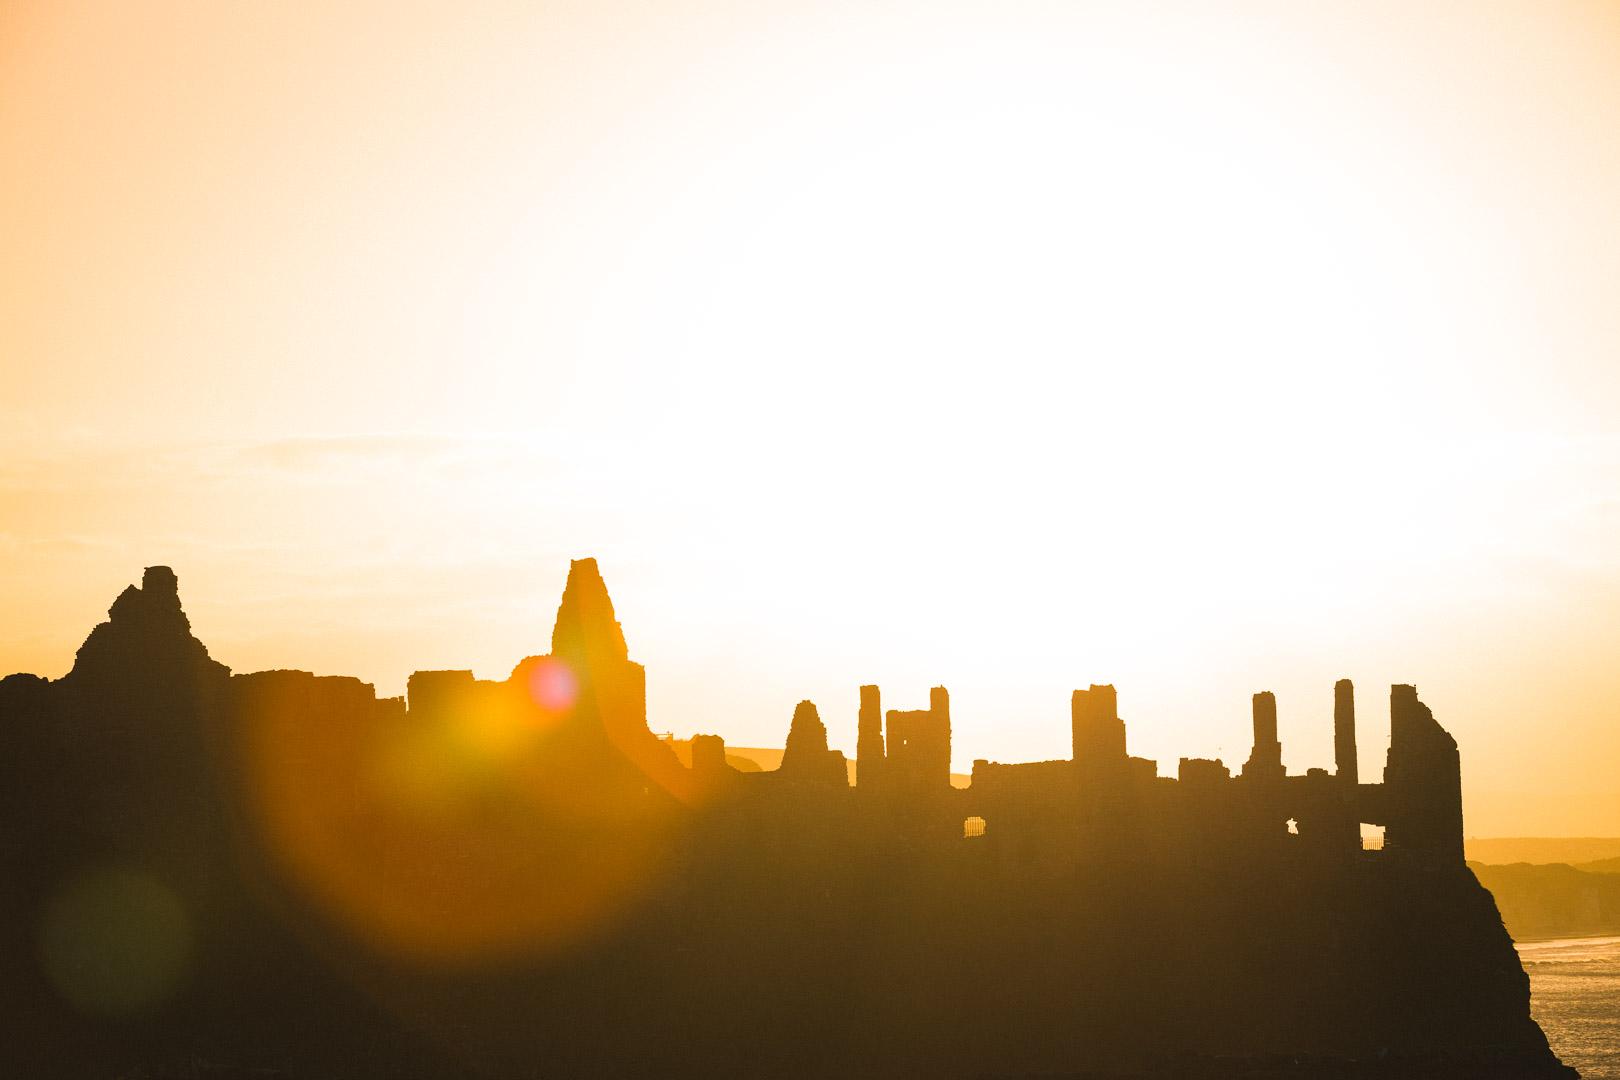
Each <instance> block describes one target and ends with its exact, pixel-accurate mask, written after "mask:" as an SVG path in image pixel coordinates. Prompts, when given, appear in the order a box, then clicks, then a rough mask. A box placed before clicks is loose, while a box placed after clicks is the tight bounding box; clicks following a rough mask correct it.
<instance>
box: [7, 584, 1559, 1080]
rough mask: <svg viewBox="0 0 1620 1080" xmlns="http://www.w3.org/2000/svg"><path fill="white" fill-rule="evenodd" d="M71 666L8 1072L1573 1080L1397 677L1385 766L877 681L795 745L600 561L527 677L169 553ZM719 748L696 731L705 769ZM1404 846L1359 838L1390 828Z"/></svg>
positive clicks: (1271, 739) (1424, 724) (1092, 709)
mask: <svg viewBox="0 0 1620 1080" xmlns="http://www.w3.org/2000/svg"><path fill="white" fill-rule="evenodd" d="M110 616H111V617H110V620H109V621H108V622H107V623H104V624H102V625H101V626H98V627H97V628H96V629H95V630H94V631H93V632H92V633H91V634H90V636H89V638H88V639H87V640H86V641H85V644H84V646H83V648H81V649H80V651H79V655H78V659H77V662H76V663H75V665H74V667H73V670H72V671H71V672H70V673H69V674H68V675H67V676H65V677H63V678H62V679H60V680H57V681H55V682H48V681H46V680H43V679H38V678H35V677H33V676H28V675H17V676H12V677H10V678H7V679H5V680H4V681H3V682H0V813H3V817H0V821H3V823H4V834H3V848H0V858H3V864H0V872H3V885H0V889H3V892H0V915H3V916H4V918H3V924H0V925H3V927H4V929H3V933H4V935H5V944H6V954H5V955H6V956H8V957H16V958H19V959H18V961H17V962H15V963H8V964H7V965H6V967H5V969H4V973H3V975H0V980H3V985H0V994H3V997H0V1014H3V1015H5V1016H6V1017H7V1018H8V1020H9V1021H10V1026H11V1033H10V1034H9V1035H7V1036H6V1038H5V1040H4V1044H3V1046H0V1071H3V1072H4V1073H5V1074H6V1075H38V1076H88V1077H113V1076H120V1075H129V1076H136V1075H143V1076H162V1075H173V1076H210V1075H213V1076H237V1075H241V1076H248V1075H255V1076H262V1075H285V1076H289V1077H354V1076H375V1077H412V1076H420V1077H440V1076H445V1077H451V1076H453V1077H462V1076H490V1077H516V1076H525V1077H526V1076H562V1077H566V1076H580V1075H601V1076H625V1075H660V1076H692V1077H698V1076H704V1077H707V1076H837V1077H850V1076H905V1077H970V1076H1014V1075H1020V1076H1027V1075H1046V1076H1095V1077H1102V1076H1144V1075H1174V1076H1189V1077H1206V1076H1207V1077H1235V1076H1245V1077H1262V1076H1264V1077H1272V1076H1277V1077H1281V1076H1343V1077H1352V1076H1354V1077H1360V1076H1380V1077H1387V1076H1414V1077H1416V1076H1425V1077H1432V1076H1458V1077H1462V1076H1469V1077H1473V1076H1522V1077H1541V1076H1547V1077H1551V1076H1566V1075H1570V1072H1569V1071H1568V1070H1565V1069H1564V1068H1563V1067H1562V1066H1560V1065H1559V1064H1558V1063H1557V1061H1556V1059H1555V1058H1554V1057H1553V1055H1552V1054H1551V1052H1550V1051H1549V1050H1548V1048H1547V1043H1546V1040H1545V1038H1544V1037H1543V1036H1542V1033H1541V1031H1540V1029H1539V1028H1537V1026H1536V1025H1535V1023H1534V1022H1533V1021H1532V1020H1531V1019H1530V1015H1529V984H1528V980H1527V979H1526V977H1525V974H1524V972H1523V970H1522V968H1521V967H1520V964H1519V962H1518V958H1517V955H1516V954H1515V952H1514V950H1513V947H1512V943H1511V942H1510V940H1509V938H1508V936H1507V934H1506V932H1505V931H1504V930H1503V927H1502V922H1501V919H1500V917H1499V916H1498V914H1497V910H1496V907H1495V904H1494V903H1493V901H1492V899H1491V896H1490V894H1489V893H1487V892H1486V891H1485V890H1484V889H1482V888H1481V887H1480V885H1479V884H1478V882H1477V881H1476V880H1475V879H1474V876H1473V874H1472V873H1470V872H1469V870H1468V869H1467V868H1466V867H1465V866H1464V863H1463V857H1462V807H1461V795H1460V781H1459V773H1458V757H1457V747H1456V744H1455V742H1454V741H1453V740H1452V739H1451V737H1450V736H1449V735H1448V734H1447V733H1446V732H1445V731H1444V729H1442V728H1441V727H1440V725H1439V724H1437V723H1436V722H1435V720H1434V718H1433V716H1432V715H1431V714H1430V712H1429V710H1428V709H1427V708H1425V707H1424V706H1423V705H1422V704H1421V703H1420V702H1419V700H1418V698H1417V693H1416V691H1415V689H1414V688H1413V687H1410V686H1396V687H1394V688H1393V690H1392V692H1391V698H1390V708H1391V728H1392V737H1391V745H1390V749H1389V757H1388V763H1387V766H1386V768H1385V773H1384V780H1383V782H1382V783H1381V784H1365V783H1361V782H1360V780H1359V778H1358V777H1357V775H1356V756H1355V711H1354V700H1353V693H1352V689H1351V687H1350V684H1349V683H1348V682H1347V681H1346V682H1341V683H1339V685H1338V687H1337V688H1336V698H1335V705H1336V708H1335V736H1336V739H1335V746H1336V755H1335V756H1336V759H1337V769H1336V770H1335V772H1333V773H1329V772H1327V771H1325V770H1320V769H1313V770H1311V771H1310V772H1309V773H1307V774H1306V775H1304V776H1287V775H1285V773H1284V769H1283V766H1282V763H1281V747H1280V745H1279V744H1278V742H1277V722H1276V703H1275V700H1274V699H1273V698H1272V695H1270V694H1269V693H1265V694H1257V695H1256V696H1255V700H1254V725H1255V743H1254V751H1253V753H1252V755H1251V756H1250V757H1249V759H1248V761H1247V763H1246V764H1244V766H1243V767H1242V769H1241V773H1240V775H1238V776H1235V777H1234V776H1232V775H1230V773H1229V771H1228V769H1227V768H1226V766H1225V765H1223V764H1222V763H1221V762H1219V761H1203V760H1197V759H1183V760H1182V762H1181V764H1180V770H1179V773H1180V775H1179V778H1178V779H1169V778H1165V777H1159V776H1157V775H1155V774H1156V769H1155V766H1154V764H1153V762H1151V761H1147V760H1144V759H1140V758H1133V757H1130V756H1129V755H1128V753H1127V751H1126V745H1125V728H1124V725H1123V723H1122V722H1121V721H1120V719H1119V716H1118V712H1117V708H1116V698H1115V692H1114V689H1113V687H1110V686H1093V687H1091V688H1090V689H1088V690H1081V691H1076V692H1075V695H1074V700H1073V702H1072V724H1073V736H1074V757H1073V760H1066V761H1049V762H1035V763H1030V764H1018V765H1001V764H995V763H991V762H986V761H979V762H975V763H974V768H973V778H972V784H971V786H970V787H968V788H967V789H965V790H958V789H954V788H952V787H951V785H950V773H949V770H950V711H949V699H948V696H947V694H946V692H945V690H944V689H943V688H936V689H935V690H934V691H933V693H932V694H931V697H930V701H929V704H928V708H926V709H920V710H915V711H892V710H891V711H889V712H888V713H887V714H886V715H885V714H884V713H883V712H882V711H881V707H880V699H879V694H878V689H877V688H876V687H863V688H862V689H861V704H860V712H859V716H858V718H857V728H858V731H857V769H856V777H857V781H858V783H857V785H856V786H854V787H851V786H850V784H849V781H848V773H847V769H846V762H845V761H844V759H843V756H842V755H841V754H839V753H837V752H836V751H832V750H829V749H828V747H827V731H826V728H825V726H824V725H823V723H822V721H821V719H820V717H819V716H818V715H817V712H816V708H815V706H814V705H813V704H811V703H809V702H803V703H801V704H800V705H799V707H798V708H797V709H796V710H795V711H794V713H793V717H792V723H791V726H790V729H789V731H788V736H787V743H786V750H785V752H784V754H783V757H782V762H781V767H780V768H779V769H777V770H775V771H773V772H751V773H743V772H740V771H738V770H737V769H735V768H733V767H732V766H731V764H729V763H728V762H727V757H726V751H725V746H724V743H723V742H722V741H721V740H720V739H719V738H717V737H713V736H699V737H697V738H695V739H693V740H692V742H691V743H690V745H689V746H686V745H683V746H681V747H680V749H681V750H682V751H683V753H682V754H681V755H680V756H678V755H677V752H676V748H675V746H674V745H673V744H671V743H669V742H667V741H665V740H661V739H659V738H658V737H656V736H654V735H653V734H652V733H651V732H650V731H649V729H648V727H647V723H646V715H645V694H644V672H643V669H642V668H641V666H640V665H638V664H636V663H634V662H632V661H631V660H630V659H629V654H628V650H627V648H626V645H625V639H624V636H623V633H622V632H621V630H620V627H619V624H618V622H617V621H616V620H615V618H614V616H613V609H612V604H611V602H610V600H609V598H608V594H607V590H606V587H605V586H604V585H603V583H602V579H601V577H600V576H599V575H598V573H597V569H596V565H595V563H594V561H592V560H581V561H578V562H576V563H574V564H573V567H572V568H571V571H570V574H569V579H568V585H567V588H566V590H565V592H564V595H563V600H562V605H561V608H560V610H559V612H558V616H557V622H556V628H555V630H554V632H553V635H552V642H551V651H550V653H549V654H547V655H546V656H537V657H530V658H529V659H526V660H524V661H523V662H522V663H520V664H519V665H518V666H517V668H516V669H515V670H514V671H513V673H512V675H511V677H510V678H508V679H507V680H504V681H500V682H487V681H479V680H475V679H474V678H473V676H472V675H471V673H469V672H454V671H441V672H418V673H417V674H415V675H413V676H412V677H411V679H410V683H409V688H408V693H407V698H406V699H398V698H392V699H382V700H379V699H377V698H376V696H375V693H374V692H373V690H372V688H371V687H370V686H369V685H367V684H364V683H361V682H359V681H358V680H354V679H347V678H317V677H315V676H313V675H310V674H307V673H305V672H297V671H270V672H259V673H256V674H251V675H236V676H233V675H231V674H230V672H229V671H228V670H227V669H226V668H225V667H224V666H223V665H221V664H218V663H216V662H214V661H213V660H211V659H210V658H209V657H208V653H207V650H206V649H205V648H204V647H203V646H202V644H201V643H199V642H198V641H197V640H196V639H195V638H193V637H192V636H191V632H190V625H189V623H188V621H187V619H186V617H185V615H184V614H183V612H182V611H181V608H180V602H179V598H178V593H177V588H176V582H175V577H174V574H173V573H172V572H171V571H170V570H168V569H167V568H165V567H153V568H150V569H148V570H147V572H146V576H145V579H144V581H143V583H142V585H141V587H140V588H130V589H128V590H126V591H125V592H124V593H123V595H121V596H120V597H119V598H118V600H117V601H116V602H115V603H114V605H113V607H112V609H111V613H110ZM682 757H685V758H686V759H687V760H689V761H690V765H687V764H684V763H683V761H682ZM1362 823H1372V824H1378V825H1383V826H1385V829H1386V846H1385V848H1384V850H1382V851H1378V852H1364V851H1362V850H1361V840H1360V825H1361V824H1362Z"/></svg>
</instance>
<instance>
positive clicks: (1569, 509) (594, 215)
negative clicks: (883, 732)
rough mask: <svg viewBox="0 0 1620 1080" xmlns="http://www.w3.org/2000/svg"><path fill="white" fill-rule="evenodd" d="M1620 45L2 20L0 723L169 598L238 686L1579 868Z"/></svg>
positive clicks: (1293, 28)
mask: <svg viewBox="0 0 1620 1080" xmlns="http://www.w3.org/2000/svg"><path fill="white" fill-rule="evenodd" d="M1617 191H1620V6H1616V5H1613V4H1603V3H1594V4H1579V3H1564V4H1558V3H1548V4H1540V3H1529V2H1524V3H1487V4H1472V3H1470V4H1454V5H1449V4H1442V3H1435V4H1424V5H1408V4H1395V3H1390V4H1378V3H1369V4H1357V5H1344V6H1341V7H1337V8H1330V7H1328V6H1325V5H1294V4H1282V3H1279V4H1258V3H1256V4H1228V5H1221V6H1220V7H1219V9H1218V10H1217V8H1216V6H1214V5H1205V4H1187V5H1178V4H1165V5H1157V6H1152V7H1148V6H1146V5H1135V4H1118V5H1114V4H1094V5H1088V4H1075V3H1027V2H1026V3H1019V2H998V3H989V2H985V3H946V2H930V3H915V4H912V3H890V4H880V3H865V2H863V3H837V2H815V3H810V2H804V3H761V2H737V3H718V2H717V3H702V2H693V3H652V2H649V3H615V2H612V0H593V2H588V3H576V4H568V3H515V2H514V3H443V4H431V3H410V4H394V3H388V4H382V3H378V4H367V3H355V4H345V5H332V4H327V3H324V2H314V0H311V2H302V3H301V2H289V3H285V4H276V5H264V4H249V3H205V2H195V3H179V2H176V3H166V2H162V0H154V2H152V3H147V4H140V5H105V4H99V3H88V2H87V3H76V2H72V0H51V2H44V0H39V2H34V0H7V2H5V3H3V4H0V238H4V239H3V242H0V671H13V670H23V671H33V672H36V673H39V674H42V675H47V676H52V677H55V676H59V675H61V674H63V673H64V672H66V671H67V670H68V668H69V667H71V665H72V662H73V654H74V651H75V650H76V649H77V647H78V645H79V644H80V643H81V642H82V640H83V638H84V635H85V634H86V633H87V632H88V630H89V629H90V627H91V626H92V625H94V624H95V623H96V622H97V621H99V620H101V619H103V618H105V611H106V608H107V606H108V605H109V604H110V603H111V601H112V599H113V597H114V596H116V595H117V593H118V592H119V591H120V590H121V589H122V588H124V587H125V586H126V585H127V584H129V583H130V582H132V581H138V580H139V578H140V574H141V569H142V567H144V566H147V565H151V564H167V565H170V566H173V567H174V568H175V570H176V571H177V573H178V575H179V578H180V585H181V594H182V598H183V600H184V602H185V604H186V608H187V611H188V612H189V614H190V616H191V619H192V624H193V627H194V629H195V631H196V633H197V634H198V636H199V637H200V638H201V639H202V640H203V641H204V642H205V643H206V644H207V645H208V646H209V648H210V650H211V652H212V654H213V655H214V656H215V657H216V658H217V659H219V660H221V661H223V662H224V663H226V664H228V665H230V666H231V667H232V668H233V669H234V670H237V671H252V670H260V669H265V668H279V667H296V668H304V669H309V670H314V671H317V672H320V673H323V674H354V675H358V676H360V677H362V678H364V679H366V680H367V681H370V682H373V683H374V684H375V685H376V686H377V688H378V690H379V692H380V693H383V694H397V693H400V692H402V690H403V687H404V683H405V679H406V677H407V676H408V675H409V673H410V672H411V671H413V670H417V669H431V668H472V669H473V670H474V671H475V672H477V673H478V674H479V676H480V677H485V678H501V677H504V676H505V675H506V674H507V673H508V672H509V671H510V670H511V668H512V666H513V665H514V664H515V663H516V662H517V661H518V660H519V659H521V658H522V657H524V656H526V655H530V654H534V653H539V652H543V651H545V649H546V648H547V646H548V642H549V631H550V624H551V620H552V617H553V615H554V613H555V610H556V603H557V598H558V597H559V595H560V592H561V588H562V583H563V580H564V578H565V577H566V574H567V570H568V561H569V559H570V558H578V557H582V556H587V555H591V556H595V557H597V558H598V560H599V562H600V564H601V567H602V570H603V573H604V575H605V576H606V578H607V581H608V584H609V587H610V588H611V590H612V592H613V596H614V600H615V603H616V605H617V608H618V612H619V616H620V619H621V620H622V622H623V623H624V627H625V631H626V635H627V637H628V639H629V642H630V647H631V652H632V655H633V656H634V657H635V658H636V659H638V660H640V661H642V662H643V663H645V664H646V665H647V666H648V696H649V713H650V716H649V720H650V723H651V725H652V727H653V729H654V730H655V731H670V732H674V733H676V734H679V735H683V736H684V735H690V734H692V733H694V732H714V733H718V734H721V735H724V736H725V737H726V739H727V740H728V742H730V743H732V744H733V745H744V746H747V745H754V746H780V745H781V743H782V740H783V738H784V737H785V734H786V730H787V725H788V721H789V718H790V717H791V715H792V711H793V706H794V704H795V703H796V702H797V701H799V700H800V699H803V698H810V699H812V700H814V701H816V703H817V704H818V705H819V706H820V710H821V715H822V717H823V719H824V720H825V721H826V722H827V724H828V727H829V731H830V735H831V741H832V743H833V745H834V746H836V747H839V748H841V749H844V750H846V751H848V752H853V750H854V736H855V713H856V704H857V693H858V691H857V688H858V687H859V685H860V684H862V683H867V682H877V683H879V684H880V685H881V686H882V687H883V691H884V705H885V707H890V708H909V707H921V706H923V705H925V704H926V702H927V692H928V688H929V687H930V686H932V685H935V684H943V685H945V686H947V687H949V688H950V690H951V693H952V711H953V740H954V741H953V753H954V757H955V766H956V768H957V769H959V770H961V771H966V770H967V769H969V768H970V767H971V763H972V761H973V760H974V759H975V758H989V759H994V760H1001V761H1019V760H1038V759H1045V758H1057V757H1066V756H1067V755H1068V752H1069V747H1068V740H1069V734H1068V732H1069V723H1068V700H1069V693H1070V691H1071V690H1072V689H1073V688H1075V687H1077V686H1085V685H1089V684H1090V683H1093V682H1098V683H1101V682H1111V683H1114V684H1115V685H1116V686H1117V687H1118V688H1119V695H1120V708H1121V714H1122V715H1123V716H1124V717H1125V719H1126V721H1127V725H1128V731H1129V742H1130V749H1131V752H1132V753H1134V754H1138V755H1141V756H1145V757H1152V758H1155V759H1157V760H1158V761H1159V762H1160V771H1161V773H1163V774H1168V775H1173V774H1174V772H1175V769H1176V763H1177V759H1178V758H1180V757H1183V756H1188V757H1205V756H1207V757H1220V758H1222V759H1223V760H1224V761H1225V762H1226V763H1227V764H1229V765H1232V766H1234V767H1235V766H1237V765H1239V764H1241V762H1242V761H1243V760H1244V758H1245V757H1246V756H1247V754H1248V750H1249V741H1250V721H1249V700H1250V695H1251V694H1252V693H1254V692H1255V691H1257V690H1265V689H1269V690H1273V691H1275V692H1276V693H1277V695H1278V702H1279V712H1280V733H1281V737H1282V742H1283V756H1284V761H1285V763H1286V764H1288V766H1289V767H1290V768H1291V770H1293V771H1296V772H1298V771H1303V770H1304V769H1305V768H1307V767H1311V766H1324V767H1330V766H1331V764H1332V732H1331V717H1332V700H1333V693H1332V687H1333V682H1334V680H1335V679H1338V678H1341V677H1349V678H1351V679H1353V680H1355V682H1356V685H1357V688H1358V702H1359V706H1360V728H1361V745H1360V753H1361V768H1362V775H1363V776H1364V777H1373V778H1376V776H1377V775H1378V772H1379V770H1380V769H1381V768H1382V764H1383V753H1384V749H1385V746H1386V745H1387V737H1388V719H1387V717H1388V707H1387V696H1388V687H1389V685H1390V684H1391V683H1398V682H1399V683H1405V682H1411V683H1416V684H1417V685H1418V687H1419V690H1420V693H1421V694H1422V696H1423V698H1424V700H1425V701H1426V702H1427V703H1428V704H1429V705H1430V706H1431V707H1432V708H1433V709H1434V711H1435V713H1436V716H1437V717H1438V718H1439V719H1440V721H1441V722H1442V723H1443V724H1445V725H1446V726H1447V727H1448V729H1449V730H1451V731H1452V733H1453V734H1454V735H1456V737H1457V738H1458V741H1459V743H1460V745H1461V752H1462V762H1463V782H1464V797H1465V803H1464V807H1465V829H1466V831H1467V833H1468V834H1469V835H1471V836H1508V835H1547V836H1560V835H1620V780H1616V778H1615V764H1616V762H1620V663H1617V662H1616V661H1617V657H1620V302H1617V299H1616V298H1617V296H1620V199H1616V198H1615V195H1614V193H1615V192H1617Z"/></svg>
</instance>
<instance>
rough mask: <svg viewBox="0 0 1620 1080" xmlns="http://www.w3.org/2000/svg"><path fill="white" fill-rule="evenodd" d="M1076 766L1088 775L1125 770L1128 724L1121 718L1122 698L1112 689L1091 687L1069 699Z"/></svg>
mask: <svg viewBox="0 0 1620 1080" xmlns="http://www.w3.org/2000/svg"><path fill="white" fill-rule="evenodd" d="M1069 718H1070V724H1071V727H1072V738H1073V748H1074V749H1073V753H1074V762H1075V764H1076V765H1077V766H1079V768H1080V769H1081V771H1082V772H1085V773H1108V772H1113V771H1116V770H1123V769H1124V768H1125V759H1126V753H1125V723H1124V721H1122V720H1120V718H1119V697H1118V695H1117V694H1116V693H1115V692H1114V688H1113V687H1112V686H1099V685H1097V684H1096V683H1093V684H1092V685H1091V689H1089V690H1076V691H1075V692H1074V695H1073V696H1072V697H1071V698H1070V699H1069Z"/></svg>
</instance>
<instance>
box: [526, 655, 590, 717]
mask: <svg viewBox="0 0 1620 1080" xmlns="http://www.w3.org/2000/svg"><path fill="white" fill-rule="evenodd" d="M529 696H531V697H532V698H534V703H535V704H536V705H539V706H540V707H541V708H542V709H545V710H546V711H547V712H553V713H563V712H567V711H568V710H569V709H572V708H573V707H574V701H575V699H577V698H578V697H579V680H578V679H577V678H576V677H575V676H574V672H573V670H572V669H571V668H569V666H568V665H567V664H565V663H563V662H562V661H561V660H558V659H557V658H556V657H554V656H548V657H545V658H544V659H542V660H541V661H540V662H539V663H538V664H536V665H535V667H534V671H533V672H532V673H530V675H529Z"/></svg>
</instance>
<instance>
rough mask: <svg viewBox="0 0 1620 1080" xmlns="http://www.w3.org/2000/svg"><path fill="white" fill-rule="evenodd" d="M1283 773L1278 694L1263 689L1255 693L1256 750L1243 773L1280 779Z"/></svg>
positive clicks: (1258, 777)
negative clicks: (1278, 726) (1278, 731)
mask: <svg viewBox="0 0 1620 1080" xmlns="http://www.w3.org/2000/svg"><path fill="white" fill-rule="evenodd" d="M1283 773H1284V770H1283V763H1282V743H1280V742H1278V741H1277V695H1275V694H1273V693H1272V692H1271V691H1270V690H1262V691H1261V692H1260V693H1258V694H1256V695H1254V750H1253V751H1252V752H1251V753H1250V754H1249V760H1248V761H1247V762H1245V763H1244V765H1243V775H1244V776H1247V777H1253V778H1255V779H1258V780H1280V779H1282V777H1283Z"/></svg>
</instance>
